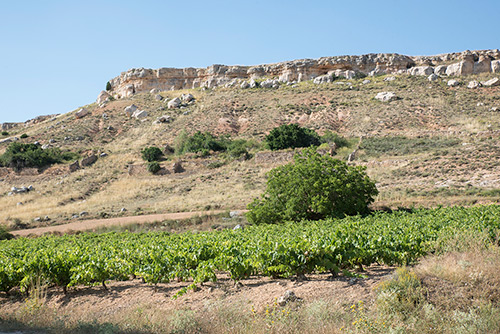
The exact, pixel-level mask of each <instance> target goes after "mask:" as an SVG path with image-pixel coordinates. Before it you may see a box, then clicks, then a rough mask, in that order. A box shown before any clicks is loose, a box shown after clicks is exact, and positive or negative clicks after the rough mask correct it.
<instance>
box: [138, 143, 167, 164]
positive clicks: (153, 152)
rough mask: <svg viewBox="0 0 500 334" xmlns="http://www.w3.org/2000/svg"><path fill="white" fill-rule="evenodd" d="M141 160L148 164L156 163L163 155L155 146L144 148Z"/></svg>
mask: <svg viewBox="0 0 500 334" xmlns="http://www.w3.org/2000/svg"><path fill="white" fill-rule="evenodd" d="M141 155H142V159H143V160H145V161H148V162H153V161H158V160H159V159H160V158H161V156H162V155H163V153H162V151H161V150H160V149H159V148H158V147H156V146H150V147H146V148H144V149H143V150H142V151H141Z"/></svg>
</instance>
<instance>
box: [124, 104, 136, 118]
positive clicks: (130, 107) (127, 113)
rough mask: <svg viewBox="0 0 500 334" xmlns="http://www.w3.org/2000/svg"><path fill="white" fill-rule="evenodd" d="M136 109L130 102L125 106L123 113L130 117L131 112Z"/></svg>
mask: <svg viewBox="0 0 500 334" xmlns="http://www.w3.org/2000/svg"><path fill="white" fill-rule="evenodd" d="M136 110H137V106H136V105H135V104H131V105H129V106H128V107H125V110H124V111H125V114H126V115H127V116H128V117H132V114H133V113H134V112H135V111H136Z"/></svg>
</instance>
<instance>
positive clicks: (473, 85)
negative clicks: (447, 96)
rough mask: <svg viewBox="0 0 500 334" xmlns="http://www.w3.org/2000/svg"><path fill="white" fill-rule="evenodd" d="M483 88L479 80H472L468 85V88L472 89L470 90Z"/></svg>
mask: <svg viewBox="0 0 500 334" xmlns="http://www.w3.org/2000/svg"><path fill="white" fill-rule="evenodd" d="M480 86H481V84H480V83H479V81H477V80H472V81H470V82H469V84H468V85H467V88H470V89H476V88H479V87H480Z"/></svg>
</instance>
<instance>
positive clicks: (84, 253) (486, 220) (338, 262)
mask: <svg viewBox="0 0 500 334" xmlns="http://www.w3.org/2000/svg"><path fill="white" fill-rule="evenodd" d="M499 228H500V206H481V207H473V208H460V207H455V208H439V209H432V210H424V209H421V210H415V211H414V212H396V213H390V214H389V213H380V214H375V215H370V216H367V217H359V216H358V217H348V218H345V219H340V220H324V221H317V222H310V221H305V222H301V223H285V224H277V225H258V226H249V227H247V228H245V229H242V230H241V229H240V230H225V231H220V232H205V233H182V234H169V233H153V232H151V233H138V234H134V233H107V234H81V235H74V236H63V237H54V236H46V237H41V238H36V239H26V238H20V239H15V240H5V241H0V290H1V291H4V292H8V291H9V290H11V289H12V288H15V287H19V288H20V289H21V290H22V291H25V290H27V289H29V286H30V282H33V280H34V279H42V280H43V281H44V282H47V283H48V284H52V285H55V286H59V287H62V288H63V289H64V291H66V289H67V288H68V287H72V286H75V285H94V284H105V282H106V281H108V280H128V279H131V278H133V277H137V278H142V279H143V280H144V281H145V282H146V283H152V284H155V283H160V282H164V283H165V282H169V281H171V280H174V279H175V280H184V281H189V282H192V284H193V285H192V286H194V284H197V283H201V282H206V281H215V280H216V279H217V276H216V274H218V273H228V274H229V275H230V276H231V278H232V279H233V280H235V281H238V280H241V279H243V278H247V277H251V276H255V275H263V276H269V277H290V276H292V275H306V274H309V273H313V272H331V273H332V274H337V273H338V272H340V271H348V270H350V269H353V268H355V267H359V266H365V265H370V264H373V263H380V264H387V265H394V264H408V263H412V262H414V261H415V260H416V259H418V258H419V257H421V256H422V255H425V254H426V253H428V252H430V251H433V249H434V247H435V245H436V241H438V240H440V239H443V238H447V237H452V236H453V235H455V234H456V233H462V232H465V231H468V232H470V233H481V234H484V235H487V236H489V238H490V240H495V238H496V237H497V231H498V230H499ZM104 286H105V285H104Z"/></svg>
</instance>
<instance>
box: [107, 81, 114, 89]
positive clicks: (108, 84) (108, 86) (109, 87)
mask: <svg viewBox="0 0 500 334" xmlns="http://www.w3.org/2000/svg"><path fill="white" fill-rule="evenodd" d="M112 88H113V87H111V83H110V82H109V81H108V82H106V90H107V91H110V90H111V89H112Z"/></svg>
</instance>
